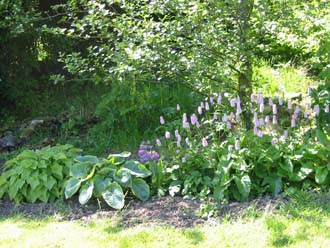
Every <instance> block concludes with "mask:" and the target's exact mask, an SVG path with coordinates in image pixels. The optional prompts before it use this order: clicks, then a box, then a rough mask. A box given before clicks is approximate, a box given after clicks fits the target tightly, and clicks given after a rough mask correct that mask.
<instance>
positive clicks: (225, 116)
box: [222, 114, 228, 122]
mask: <svg viewBox="0 0 330 248" xmlns="http://www.w3.org/2000/svg"><path fill="white" fill-rule="evenodd" d="M227 119H228V118H227V115H226V114H224V115H223V116H222V122H226V121H227Z"/></svg>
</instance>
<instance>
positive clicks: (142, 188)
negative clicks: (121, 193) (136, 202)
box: [132, 178, 150, 201]
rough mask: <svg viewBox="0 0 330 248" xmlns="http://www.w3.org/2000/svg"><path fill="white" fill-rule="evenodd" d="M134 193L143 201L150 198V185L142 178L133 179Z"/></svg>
mask: <svg viewBox="0 0 330 248" xmlns="http://www.w3.org/2000/svg"><path fill="white" fill-rule="evenodd" d="M132 191H133V194H134V195H135V196H136V197H137V198H138V199H140V200H141V201H146V200H148V198H149V196H150V189H149V185H148V184H147V183H146V182H145V181H144V180H143V179H141V178H133V179H132Z"/></svg>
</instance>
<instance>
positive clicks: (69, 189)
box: [64, 178, 81, 199]
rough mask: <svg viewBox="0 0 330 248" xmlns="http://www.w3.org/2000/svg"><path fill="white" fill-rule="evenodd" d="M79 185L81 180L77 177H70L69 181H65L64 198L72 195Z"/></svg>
mask: <svg viewBox="0 0 330 248" xmlns="http://www.w3.org/2000/svg"><path fill="white" fill-rule="evenodd" d="M80 185H81V180H79V179H77V178H71V179H69V181H67V183H66V186H65V192H64V193H65V199H68V198H70V197H71V196H73V195H74V194H75V193H76V192H77V191H78V189H79V187H80Z"/></svg>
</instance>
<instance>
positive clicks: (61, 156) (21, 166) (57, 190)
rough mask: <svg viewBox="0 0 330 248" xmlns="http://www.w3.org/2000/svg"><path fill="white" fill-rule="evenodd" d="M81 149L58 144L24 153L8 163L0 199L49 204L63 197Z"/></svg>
mask: <svg viewBox="0 0 330 248" xmlns="http://www.w3.org/2000/svg"><path fill="white" fill-rule="evenodd" d="M80 151H81V150H80V149H77V148H74V147H73V146H72V145H57V146H54V147H45V148H42V149H40V150H35V151H33V150H24V151H23V152H22V153H20V154H19V155H18V156H17V157H15V158H13V159H11V160H8V161H7V162H6V164H5V168H4V171H3V173H2V174H1V176H0V198H2V197H8V198H9V199H10V200H14V201H16V202H22V201H28V202H36V201H42V202H49V201H54V200H56V199H59V198H61V196H62V195H63V188H64V183H65V181H66V179H67V177H68V176H69V171H70V167H71V166H72V165H73V162H74V161H73V159H74V158H75V157H76V156H77V155H78V153H80Z"/></svg>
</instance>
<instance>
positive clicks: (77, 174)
mask: <svg viewBox="0 0 330 248" xmlns="http://www.w3.org/2000/svg"><path fill="white" fill-rule="evenodd" d="M90 169H92V167H91V165H90V164H88V163H76V164H74V165H73V166H72V167H71V168H70V176H71V177H74V178H80V179H83V178H85V177H87V176H88V173H89V171H90Z"/></svg>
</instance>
